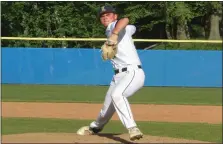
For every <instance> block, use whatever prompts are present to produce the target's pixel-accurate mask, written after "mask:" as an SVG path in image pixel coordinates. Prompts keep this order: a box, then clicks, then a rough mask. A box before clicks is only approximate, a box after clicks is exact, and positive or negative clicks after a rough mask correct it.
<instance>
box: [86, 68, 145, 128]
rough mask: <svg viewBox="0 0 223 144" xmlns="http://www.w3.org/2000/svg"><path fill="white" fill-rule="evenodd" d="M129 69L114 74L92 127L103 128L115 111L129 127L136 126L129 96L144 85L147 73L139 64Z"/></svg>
mask: <svg viewBox="0 0 223 144" xmlns="http://www.w3.org/2000/svg"><path fill="white" fill-rule="evenodd" d="M127 69H128V70H127V71H125V72H120V73H118V74H116V75H114V76H113V79H112V81H111V84H110V87H109V89H108V91H107V94H106V96H105V101H104V105H103V107H102V109H101V111H100V113H99V115H98V117H97V119H96V121H93V122H92V123H91V124H90V127H96V128H103V127H104V126H105V124H106V123H108V121H109V120H110V119H111V117H112V116H113V114H114V112H115V111H116V112H117V114H118V116H119V119H120V120H121V122H122V124H123V125H124V126H125V127H126V128H127V129H128V128H131V127H135V126H136V123H135V120H134V118H133V114H132V111H131V108H130V105H129V102H128V100H127V97H129V96H132V95H133V94H134V93H135V92H136V91H138V90H139V89H140V88H142V87H143V85H144V81H145V74H144V71H143V70H142V69H139V68H138V67H137V66H128V67H127Z"/></svg>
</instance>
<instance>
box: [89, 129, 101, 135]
mask: <svg viewBox="0 0 223 144" xmlns="http://www.w3.org/2000/svg"><path fill="white" fill-rule="evenodd" d="M89 130H90V131H92V132H93V133H94V134H97V133H99V132H101V131H102V129H100V128H94V127H89Z"/></svg>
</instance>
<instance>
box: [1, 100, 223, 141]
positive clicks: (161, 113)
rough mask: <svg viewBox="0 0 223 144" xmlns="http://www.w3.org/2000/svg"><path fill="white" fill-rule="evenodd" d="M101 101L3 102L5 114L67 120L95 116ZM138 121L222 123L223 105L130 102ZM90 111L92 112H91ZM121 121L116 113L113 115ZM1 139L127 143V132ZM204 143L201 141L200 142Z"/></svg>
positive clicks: (170, 139) (40, 134) (150, 138)
mask: <svg viewBox="0 0 223 144" xmlns="http://www.w3.org/2000/svg"><path fill="white" fill-rule="evenodd" d="M101 107H102V104H84V103H28V102H2V117H39V118H64V119H68V118H69V119H79V120H80V119H95V118H96V116H97V115H98V112H99V110H100V108H101ZM131 108H132V111H133V113H134V117H135V119H136V120H137V121H163V122H197V123H222V107H221V106H189V105H142V104H140V105H137V104H133V105H131ZM89 111H90V113H89ZM112 119H113V120H118V117H117V114H115V115H114V116H113V118H112ZM2 140H3V141H2V142H8V143H14V142H17V143H18V142H20V143H24V142H38V143H44V142H45V143H46V142H47V143H48V142H49V143H61V142H63V143H74V142H75V143H83V142H84V143H87V142H91V143H92V142H96V143H114V142H117V143H127V142H129V141H128V135H126V134H121V135H114V134H113V135H112V134H101V135H99V136H84V137H83V136H77V135H76V134H67V133H63V134H52V133H47V134H44V133H38V134H18V135H4V136H2ZM145 142H157V143H164V142H165V143H166V142H169V143H192V142H193V143H199V142H201V141H192V140H184V139H174V138H167V137H157V136H145V137H144V138H143V139H142V140H140V141H137V143H145ZM201 143H202V142H201Z"/></svg>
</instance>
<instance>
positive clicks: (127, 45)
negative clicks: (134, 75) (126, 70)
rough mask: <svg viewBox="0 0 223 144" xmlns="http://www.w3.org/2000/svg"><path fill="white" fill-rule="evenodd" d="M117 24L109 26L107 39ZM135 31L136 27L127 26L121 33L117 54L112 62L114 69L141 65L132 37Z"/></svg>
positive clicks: (113, 23)
mask: <svg viewBox="0 0 223 144" xmlns="http://www.w3.org/2000/svg"><path fill="white" fill-rule="evenodd" d="M116 23H117V21H115V22H112V23H110V24H109V25H108V27H107V29H106V35H107V37H109V36H110V35H111V34H112V31H113V29H114V28H115V24H116ZM135 31H136V27H135V26H134V25H127V26H126V28H125V29H123V30H121V31H120V33H119V38H118V50H117V54H116V55H115V58H113V59H112V60H111V62H112V65H113V68H114V69H119V68H123V67H127V66H128V65H141V61H140V59H139V56H138V54H137V51H136V48H135V45H134V42H133V40H132V35H133V34H134V33H135Z"/></svg>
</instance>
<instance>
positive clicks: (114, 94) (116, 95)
mask: <svg viewBox="0 0 223 144" xmlns="http://www.w3.org/2000/svg"><path fill="white" fill-rule="evenodd" d="M121 97H122V93H120V92H118V91H113V92H112V93H111V98H112V99H113V100H115V101H116V100H119V99H120V98H121Z"/></svg>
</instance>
